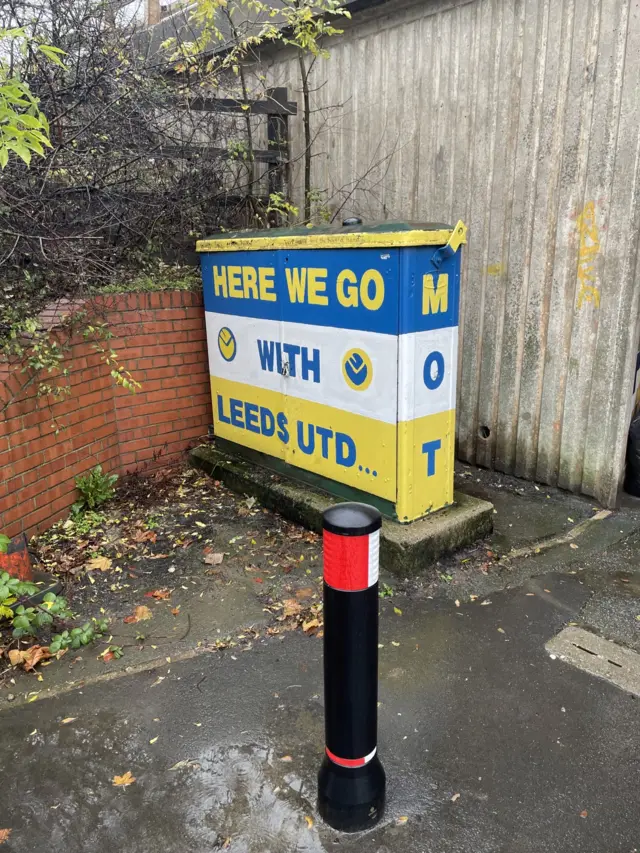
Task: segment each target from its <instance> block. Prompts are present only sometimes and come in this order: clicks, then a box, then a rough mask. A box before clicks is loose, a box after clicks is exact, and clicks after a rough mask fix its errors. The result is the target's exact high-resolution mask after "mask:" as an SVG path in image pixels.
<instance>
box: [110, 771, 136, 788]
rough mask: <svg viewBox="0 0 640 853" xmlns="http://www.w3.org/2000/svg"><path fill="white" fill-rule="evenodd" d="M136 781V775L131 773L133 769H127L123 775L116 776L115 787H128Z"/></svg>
mask: <svg viewBox="0 0 640 853" xmlns="http://www.w3.org/2000/svg"><path fill="white" fill-rule="evenodd" d="M135 781H136V777H135V776H132V775H131V771H130V770H127V772H126V773H123V774H122V776H114V777H113V784H114V786H115V787H123V788H126V786H127V785H132V784H133V783H134V782H135Z"/></svg>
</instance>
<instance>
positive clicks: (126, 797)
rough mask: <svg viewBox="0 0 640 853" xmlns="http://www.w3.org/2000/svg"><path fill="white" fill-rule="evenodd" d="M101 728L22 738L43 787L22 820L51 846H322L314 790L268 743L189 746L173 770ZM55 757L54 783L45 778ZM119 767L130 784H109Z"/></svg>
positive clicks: (204, 849) (256, 851) (113, 723)
mask: <svg viewBox="0 0 640 853" xmlns="http://www.w3.org/2000/svg"><path fill="white" fill-rule="evenodd" d="M101 716H102V715H101ZM101 723H105V724H106V728H105V727H103V726H102V725H100V726H98V727H97V728H99V729H100V731H101V732H102V735H103V737H99V738H97V734H96V728H93V727H92V728H89V729H85V728H84V727H81V726H78V727H76V728H75V730H73V729H72V728H71V725H70V726H69V728H68V729H66V728H63V729H60V728H57V727H56V729H53V730H48V731H47V730H37V731H35V732H34V733H32V734H31V735H30V736H29V737H28V739H27V744H28V746H27V751H28V752H29V753H30V756H31V758H30V759H29V760H35V761H36V762H37V763H38V764H40V765H41V766H40V770H39V771H38V774H37V775H38V776H39V777H40V783H39V784H38V787H37V790H36V791H31V792H28V793H27V794H26V796H25V797H24V798H23V799H22V802H21V810H22V817H23V818H25V819H26V822H27V825H28V826H29V825H30V826H34V822H35V825H36V826H40V827H41V829H42V832H43V833H44V832H45V830H46V838H47V842H48V843H47V846H48V849H50V850H52V851H63V850H68V851H73V850H80V849H105V850H106V849H137V850H145V851H146V850H152V849H162V850H164V851H171V853H174V851H175V853H178V851H180V853H182V851H183V850H189V851H190V853H209V851H217V850H228V851H230V853H291V851H296V853H322V852H323V851H324V850H325V848H324V846H323V845H322V843H321V841H320V838H319V835H318V826H317V825H316V823H315V821H316V815H315V809H314V801H315V790H311V789H310V788H309V787H308V784H307V783H306V782H305V781H304V780H303V779H301V778H300V777H299V776H298V775H297V774H296V773H295V772H291V765H290V764H287V763H281V761H280V753H276V752H275V751H274V749H273V748H272V747H270V746H265V745H260V744H253V743H245V744H229V743H224V744H220V745H218V746H216V747H215V748H213V749H212V748H206V749H201V750H194V751H193V752H192V753H190V755H189V757H188V758H185V759H183V760H182V761H181V763H180V766H179V767H177V768H175V769H172V768H174V767H175V762H172V760H171V759H169V758H167V757H166V756H163V755H162V754H158V753H153V752H152V751H147V750H145V749H144V747H143V748H142V749H141V744H140V736H139V733H137V734H136V733H134V732H132V731H131V729H130V728H129V727H128V726H127V725H126V721H124V722H123V721H122V720H116V719H114V718H109V719H107V718H106V716H105V718H104V719H103V720H101ZM97 744H98V746H97V748H96V745H97ZM52 753H54V754H55V757H56V759H57V762H56V763H57V766H58V769H57V771H56V774H55V779H54V778H53V777H52V776H51V774H50V773H49V772H45V771H46V770H47V768H50V767H51V757H52ZM173 755H175V752H173V750H172V756H173ZM116 768H117V771H118V772H119V773H121V772H124V771H125V769H130V770H131V772H132V774H133V776H134V777H135V778H136V783H134V784H132V785H131V786H130V787H128V788H116V787H114V786H113V785H112V782H111V778H112V775H113V771H114V770H115V769H116ZM18 823H19V822H18V821H13V824H14V827H15V840H16V842H18V841H19V838H20V836H21V835H22V832H21V828H20V827H19V826H18ZM30 835H31V837H32V838H33V831H32V830H30ZM40 840H42V841H44V836H43V838H42V839H38V841H40ZM84 844H86V845H87V847H84V846H83V845H84ZM79 845H82V846H79ZM121 845H122V846H121ZM16 849H21V848H18V847H17V848H16Z"/></svg>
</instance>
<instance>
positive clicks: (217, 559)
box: [202, 553, 224, 566]
mask: <svg viewBox="0 0 640 853" xmlns="http://www.w3.org/2000/svg"><path fill="white" fill-rule="evenodd" d="M223 560H224V554H213V553H212V554H205V555H204V557H203V558H202V562H203V563H206V564H207V565H208V566H219V565H220V563H221V562H222V561H223Z"/></svg>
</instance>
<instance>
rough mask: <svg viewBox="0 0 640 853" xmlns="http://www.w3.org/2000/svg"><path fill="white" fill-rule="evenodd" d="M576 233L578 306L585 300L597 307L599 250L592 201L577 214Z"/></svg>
mask: <svg viewBox="0 0 640 853" xmlns="http://www.w3.org/2000/svg"><path fill="white" fill-rule="evenodd" d="M578 234H579V237H580V244H579V247H578V281H579V282H580V290H579V291H578V308H582V306H583V304H584V303H585V302H593V304H594V305H595V307H596V308H599V307H600V291H599V290H598V287H597V285H596V268H595V260H596V258H597V256H598V253H599V252H600V238H599V236H598V225H597V223H596V206H595V202H593V201H588V202H587V203H586V205H585V206H584V210H583V211H582V213H581V214H580V216H578Z"/></svg>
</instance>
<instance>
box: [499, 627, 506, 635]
mask: <svg viewBox="0 0 640 853" xmlns="http://www.w3.org/2000/svg"><path fill="white" fill-rule="evenodd" d="M498 633H500V634H504V633H506V632H505V630H504V628H498Z"/></svg>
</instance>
